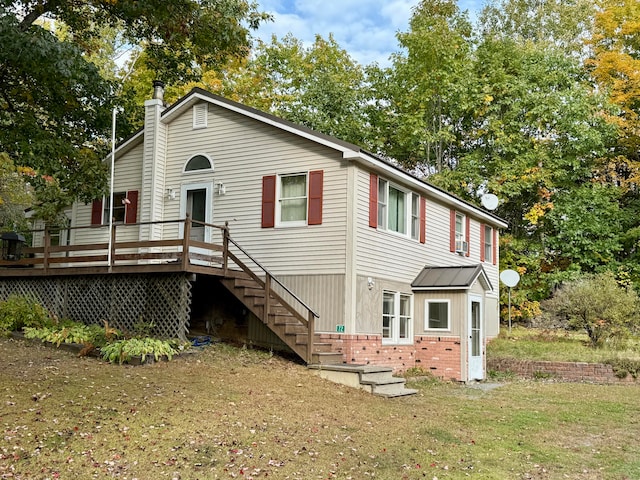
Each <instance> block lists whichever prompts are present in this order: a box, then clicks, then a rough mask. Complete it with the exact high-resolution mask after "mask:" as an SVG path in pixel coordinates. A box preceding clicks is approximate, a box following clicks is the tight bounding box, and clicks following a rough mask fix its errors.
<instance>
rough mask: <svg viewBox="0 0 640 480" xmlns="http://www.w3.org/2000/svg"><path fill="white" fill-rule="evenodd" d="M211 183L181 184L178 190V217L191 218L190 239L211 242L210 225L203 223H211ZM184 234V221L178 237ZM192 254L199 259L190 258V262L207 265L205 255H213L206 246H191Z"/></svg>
mask: <svg viewBox="0 0 640 480" xmlns="http://www.w3.org/2000/svg"><path fill="white" fill-rule="evenodd" d="M212 192H213V184H212V183H211V182H206V183H191V184H186V185H182V189H181V191H180V218H186V216H187V215H189V217H190V218H191V220H192V222H193V223H192V224H191V234H190V235H189V239H190V240H195V241H198V242H207V243H211V237H212V235H211V233H212V232H211V230H212V228H211V227H207V226H205V225H203V223H209V224H210V223H212V218H213V211H212V210H213V201H212V198H213V196H212ZM183 235H184V223H181V224H180V237H182V236H183ZM190 252H191V253H192V254H196V255H200V259H198V258H197V257H196V258H192V260H191V262H192V263H195V264H198V265H208V263H209V262H208V261H206V260H205V258H206V256H210V255H213V253H214V252H213V251H212V250H210V249H207V248H199V247H198V248H195V247H191V249H190Z"/></svg>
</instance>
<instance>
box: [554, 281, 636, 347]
mask: <svg viewBox="0 0 640 480" xmlns="http://www.w3.org/2000/svg"><path fill="white" fill-rule="evenodd" d="M638 307H640V304H639V299H638V295H637V294H636V292H635V290H633V288H631V287H629V288H626V287H622V286H620V285H619V284H618V283H617V282H616V279H615V277H614V276H613V274H612V273H611V272H605V273H601V274H597V275H588V276H584V277H582V278H580V279H578V280H575V281H573V282H568V283H566V284H564V285H563V286H562V287H560V289H559V290H558V291H557V292H556V293H555V295H554V297H553V299H551V300H550V301H549V302H548V304H547V308H549V309H550V310H551V311H553V312H554V313H556V314H558V315H561V316H565V317H566V318H567V319H568V321H569V326H571V327H572V328H576V329H583V330H584V331H585V332H586V333H587V335H588V336H589V340H590V341H591V345H592V346H593V347H597V346H601V345H602V344H603V343H604V342H607V341H616V342H620V341H624V340H625V339H626V338H627V337H628V336H629V335H631V334H632V332H633V331H634V330H636V329H637V327H638V324H639V323H640V317H639V315H638Z"/></svg>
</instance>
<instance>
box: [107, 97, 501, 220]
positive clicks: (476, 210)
mask: <svg viewBox="0 0 640 480" xmlns="http://www.w3.org/2000/svg"><path fill="white" fill-rule="evenodd" d="M197 101H207V102H210V103H213V104H214V105H217V106H220V107H223V108H225V109H227V110H231V111H233V112H236V113H240V114H242V115H245V116H248V117H250V118H253V119H255V120H258V121H260V122H262V123H266V124H268V125H271V126H274V127H276V128H279V129H281V130H285V131H287V132H289V133H293V134H295V135H298V136H301V137H303V138H306V139H308V140H311V141H313V142H315V143H319V144H321V145H324V146H326V147H328V148H331V149H333V150H337V151H339V152H342V158H344V159H347V160H354V161H357V162H359V163H361V164H363V165H367V166H369V167H370V168H373V169H374V170H378V171H382V172H384V173H386V174H390V175H392V176H394V177H396V178H401V179H402V180H403V181H405V182H407V183H409V184H411V185H413V186H414V187H415V188H417V189H419V190H422V191H425V192H427V193H429V194H430V195H432V196H433V197H436V198H439V199H440V200H442V201H444V203H446V204H448V205H450V206H452V207H454V208H457V209H460V210H461V211H465V212H472V213H473V214H474V215H475V216H477V217H479V218H481V219H483V220H485V221H486V222H488V223H491V224H492V225H495V226H497V227H500V228H507V227H508V226H509V225H508V224H507V222H506V221H505V220H503V219H501V218H500V217H498V216H497V215H494V214H493V213H491V212H488V211H486V210H483V209H482V208H480V207H479V206H477V205H474V204H472V203H470V202H468V201H466V200H462V199H461V198H458V197H456V196H454V195H453V194H451V193H450V192H447V191H445V190H443V189H441V188H438V187H436V186H434V185H432V184H430V183H428V182H426V181H424V180H421V179H419V178H417V177H416V176H414V175H412V174H411V173H408V172H407V171H405V170H403V169H402V168H400V167H399V166H397V165H393V164H392V163H390V162H389V161H387V160H384V159H382V158H380V157H378V156H376V155H374V154H372V153H370V152H367V151H365V150H363V149H362V148H360V147H359V146H358V145H355V144H353V143H350V142H346V141H344V140H340V139H339V138H336V137H332V136H330V135H326V134H324V133H321V132H318V131H316V130H312V129H310V128H308V127H305V126H303V125H300V124H297V123H293V122H291V121H289V120H285V119H283V118H280V117H277V116H275V115H273V114H270V113H267V112H263V111H262V110H258V109H256V108H253V107H249V106H247V105H243V104H241V103H239V102H236V101H233V100H229V99H228V98H224V97H222V96H220V95H216V94H214V93H211V92H208V91H206V90H204V89H202V88H200V87H194V88H193V89H191V91H190V92H189V93H187V94H186V95H185V96H184V97H182V98H180V99H178V100H177V101H176V102H175V103H173V104H172V105H171V106H169V107H168V108H166V109H165V110H164V111H163V112H162V113H161V121H162V122H164V123H168V122H170V121H171V120H172V119H173V118H174V117H175V116H177V115H179V114H180V113H182V112H183V111H184V110H186V109H187V108H189V107H190V106H191V105H192V104H193V103H195V102H197ZM143 133H144V132H143V130H140V131H138V132H137V133H135V134H134V135H133V136H132V137H130V138H129V139H127V140H125V141H123V142H122V143H121V144H120V145H119V146H118V147H117V149H116V157H117V154H118V153H120V150H124V151H125V152H126V151H127V149H128V148H130V147H132V146H133V145H135V141H136V140H137V139H138V138H139V137H140V135H143ZM110 157H111V154H109V156H108V157H107V158H110Z"/></svg>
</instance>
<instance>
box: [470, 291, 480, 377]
mask: <svg viewBox="0 0 640 480" xmlns="http://www.w3.org/2000/svg"><path fill="white" fill-rule="evenodd" d="M468 318H469V325H468V330H467V331H468V337H469V339H468V345H467V355H468V365H469V373H468V376H467V380H483V379H484V363H483V357H484V351H483V350H484V339H483V336H482V335H483V332H482V320H483V319H482V297H480V296H476V295H470V296H469V315H468Z"/></svg>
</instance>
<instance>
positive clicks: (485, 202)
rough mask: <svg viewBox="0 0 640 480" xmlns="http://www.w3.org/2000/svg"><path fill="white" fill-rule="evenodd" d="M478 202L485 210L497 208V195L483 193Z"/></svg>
mask: <svg viewBox="0 0 640 480" xmlns="http://www.w3.org/2000/svg"><path fill="white" fill-rule="evenodd" d="M480 202H481V203H482V206H483V207H484V208H486V209H487V210H495V209H496V208H498V197H496V196H495V195H494V194H493V193H485V194H484V195H482V197H481V198H480Z"/></svg>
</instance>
